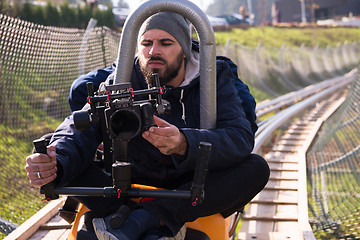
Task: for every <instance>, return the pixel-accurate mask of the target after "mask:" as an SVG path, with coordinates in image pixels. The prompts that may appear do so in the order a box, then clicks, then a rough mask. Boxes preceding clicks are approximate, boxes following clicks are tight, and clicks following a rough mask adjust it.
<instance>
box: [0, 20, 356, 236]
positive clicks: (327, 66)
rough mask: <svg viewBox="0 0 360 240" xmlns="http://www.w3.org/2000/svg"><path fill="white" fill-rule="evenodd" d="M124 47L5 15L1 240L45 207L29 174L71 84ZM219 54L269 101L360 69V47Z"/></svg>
mask: <svg viewBox="0 0 360 240" xmlns="http://www.w3.org/2000/svg"><path fill="white" fill-rule="evenodd" d="M119 39H120V33H117V32H114V31H112V30H110V29H108V28H106V27H95V24H94V22H93V20H91V21H90V22H89V25H88V28H87V29H69V28H58V27H50V26H41V25H36V24H33V23H31V22H26V21H22V20H19V19H14V18H11V17H8V16H5V15H1V14H0V88H1V90H0V91H1V93H0V135H1V136H0V239H3V238H4V237H5V236H6V235H8V234H9V233H10V232H11V231H13V230H14V229H15V228H16V227H17V226H19V225H20V224H22V223H23V222H24V221H25V220H27V219H28V218H29V217H31V216H32V215H33V214H34V213H35V212H37V211H38V210H39V209H40V208H42V207H43V206H44V205H45V204H46V202H42V201H41V198H42V197H43V196H41V195H40V194H39V193H38V189H35V188H33V187H31V186H30V185H29V183H28V180H27V177H26V172H25V169H24V167H25V158H26V156H27V155H29V154H30V153H31V152H32V141H33V140H34V139H36V138H39V137H40V136H42V135H43V134H45V133H48V132H52V131H54V130H55V128H56V127H57V126H58V124H59V123H60V122H61V121H62V120H63V119H64V118H65V117H66V116H67V115H69V114H70V109H69V106H68V102H67V96H68V92H69V89H70V85H71V83H72V82H73V81H74V80H75V79H76V78H77V77H78V76H79V75H81V74H85V73H87V72H89V71H91V70H94V69H97V68H102V67H106V66H109V65H111V64H112V63H113V62H114V61H115V59H116V57H117V52H118V44H119ZM217 53H218V54H219V55H227V56H229V57H230V58H231V59H232V60H234V61H235V63H236V64H237V65H238V67H239V69H238V70H239V74H240V76H241V78H242V80H243V81H244V82H246V83H247V84H249V85H250V86H251V88H256V89H259V90H260V91H263V94H262V95H265V96H266V97H275V96H278V95H281V94H283V93H286V92H289V91H293V90H296V89H298V88H302V87H304V86H307V85H309V84H311V83H314V82H318V81H321V80H323V79H326V78H329V77H332V76H338V75H341V74H343V73H345V72H346V71H348V70H350V69H351V68H352V67H354V66H356V65H357V64H358V63H359V62H360V47H359V43H357V42H353V43H344V44H339V45H338V46H337V47H336V48H327V49H316V48H315V49H314V48H309V47H306V46H301V47H299V48H288V47H286V46H283V47H282V48H281V49H277V48H269V47H265V46H261V45H259V46H258V48H249V47H245V46H240V45H235V44H234V45H231V44H230V45H227V46H218V48H217ZM314 61H315V62H316V64H315V65H314ZM353 104H355V102H354V103H353ZM339 140H340V141H341V140H343V138H340V139H339ZM346 176H347V175H346ZM354 186H355V185H354ZM353 210H354V211H356V210H355V208H354V209H353Z"/></svg>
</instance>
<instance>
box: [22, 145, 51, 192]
mask: <svg viewBox="0 0 360 240" xmlns="http://www.w3.org/2000/svg"><path fill="white" fill-rule="evenodd" d="M56 163H57V162H56V148H55V146H49V147H48V148H47V154H42V153H34V154H32V155H30V156H28V157H27V158H26V166H25V169H26V171H27V177H28V179H29V182H30V184H31V185H33V186H34V187H37V188H40V187H41V186H43V185H45V184H47V183H49V182H51V181H53V180H54V179H55V178H56V172H57V167H56Z"/></svg>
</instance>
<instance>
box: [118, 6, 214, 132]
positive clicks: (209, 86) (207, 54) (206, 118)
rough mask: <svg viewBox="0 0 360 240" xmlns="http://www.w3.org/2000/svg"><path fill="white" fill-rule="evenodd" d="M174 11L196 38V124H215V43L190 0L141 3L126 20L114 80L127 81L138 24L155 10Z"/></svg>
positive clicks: (207, 26) (209, 127) (201, 16)
mask: <svg viewBox="0 0 360 240" xmlns="http://www.w3.org/2000/svg"><path fill="white" fill-rule="evenodd" d="M166 11H167V12H175V13H178V14H180V15H183V16H184V17H185V18H187V19H188V20H189V21H190V22H191V23H192V24H193V25H194V27H195V29H196V31H197V33H198V35H199V39H200V127H201V128H203V129H211V128H215V124H216V97H215V96H216V45H215V35H214V31H213V29H212V27H211V24H210V22H209V19H208V18H207V16H206V14H205V13H204V12H203V11H202V10H201V9H200V8H199V7H198V6H196V5H195V4H194V3H192V2H190V1H186V0H183V1H178V0H176V1H174V0H173V1H169V0H151V1H146V2H144V3H143V4H142V5H141V6H139V7H138V8H137V9H136V10H134V11H133V12H132V13H131V14H130V15H129V16H128V18H127V19H126V21H125V25H124V29H123V34H121V39H120V47H119V54H118V58H117V60H116V70H115V72H116V75H115V80H114V83H115V84H117V83H123V82H129V81H130V77H131V69H132V64H133V59H134V56H135V49H136V43H137V35H138V32H139V29H140V27H141V25H142V23H143V22H144V21H145V20H146V19H147V18H148V17H150V16H152V15H154V14H156V13H159V12H166Z"/></svg>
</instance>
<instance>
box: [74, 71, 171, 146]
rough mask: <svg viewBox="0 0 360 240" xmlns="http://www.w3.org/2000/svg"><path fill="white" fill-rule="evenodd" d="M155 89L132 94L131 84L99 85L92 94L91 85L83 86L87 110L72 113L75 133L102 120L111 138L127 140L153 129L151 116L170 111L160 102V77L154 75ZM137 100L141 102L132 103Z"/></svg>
mask: <svg viewBox="0 0 360 240" xmlns="http://www.w3.org/2000/svg"><path fill="white" fill-rule="evenodd" d="M153 78H154V79H153V83H155V84H154V85H155V86H154V87H152V88H148V89H143V90H137V91H134V90H133V89H132V88H131V86H130V83H121V84H113V85H108V86H106V85H105V84H102V85H100V87H99V91H98V92H97V93H94V90H93V84H92V83H91V82H88V83H87V84H86V86H87V91H88V103H89V105H90V109H89V110H80V111H75V112H74V113H73V118H74V125H75V129H76V130H86V129H89V128H90V124H91V123H98V122H99V121H100V120H101V118H104V120H105V123H106V129H107V132H108V135H109V137H110V138H111V139H115V140H121V141H129V140H131V139H132V138H134V137H136V136H138V135H139V134H141V133H142V132H144V131H146V130H148V129H149V128H150V127H151V126H154V125H155V124H154V114H163V113H166V112H169V111H170V106H169V104H168V103H166V102H165V101H164V100H163V99H162V94H163V89H162V87H161V86H160V81H159V75H158V74H157V73H155V74H153ZM136 97H138V98H140V99H142V100H135V99H136Z"/></svg>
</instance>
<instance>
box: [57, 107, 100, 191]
mask: <svg viewBox="0 0 360 240" xmlns="http://www.w3.org/2000/svg"><path fill="white" fill-rule="evenodd" d="M88 107H89V105H88V104H86V105H85V107H84V109H88ZM100 142H101V137H100V132H99V129H98V128H97V126H96V125H94V124H91V125H90V129H89V130H83V131H77V130H75V128H74V121H73V117H72V115H70V116H69V117H67V118H66V119H65V120H64V121H63V122H62V123H61V124H60V125H59V127H58V128H57V129H56V131H55V132H54V134H53V137H52V139H51V141H50V145H54V146H55V147H56V159H57V162H58V176H57V178H56V183H57V185H59V186H65V185H67V184H68V183H69V182H70V181H71V180H73V179H74V178H75V177H76V176H78V175H79V174H80V173H82V172H83V171H85V170H86V169H87V168H88V166H89V164H91V163H92V161H93V159H94V156H95V152H96V149H97V147H98V145H99V144H100Z"/></svg>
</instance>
